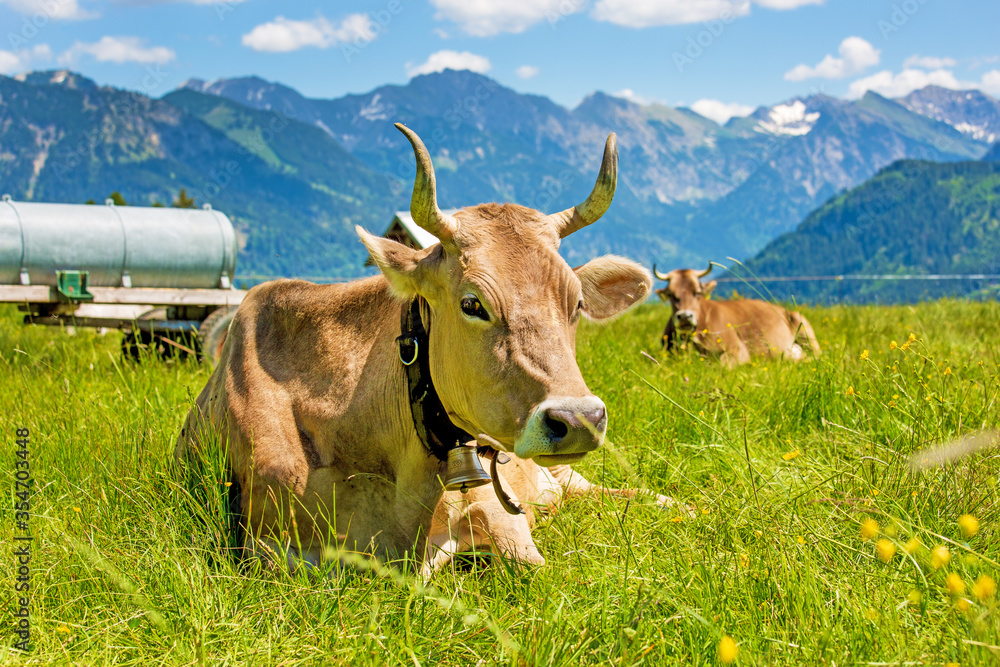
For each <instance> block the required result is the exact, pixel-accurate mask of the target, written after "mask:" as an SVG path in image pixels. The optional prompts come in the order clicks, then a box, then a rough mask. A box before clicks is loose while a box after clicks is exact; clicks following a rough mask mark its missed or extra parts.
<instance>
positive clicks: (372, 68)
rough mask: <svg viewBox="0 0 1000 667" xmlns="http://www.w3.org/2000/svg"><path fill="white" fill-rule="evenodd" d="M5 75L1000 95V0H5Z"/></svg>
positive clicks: (725, 111)
mask: <svg viewBox="0 0 1000 667" xmlns="http://www.w3.org/2000/svg"><path fill="white" fill-rule="evenodd" d="M0 26H2V27H3V30H0V35H6V36H5V37H4V38H2V39H0V73H3V74H18V73H20V72H23V71H28V70H32V69H52V68H65V67H68V68H71V69H74V70H76V71H79V72H82V73H83V74H85V75H87V76H89V77H91V78H93V79H95V80H96V81H98V82H99V83H102V84H109V85H113V86H118V87H122V88H129V89H135V90H141V91H143V92H146V93H148V94H150V95H153V96H159V95H162V94H165V93H167V92H169V91H170V90H172V89H173V88H175V87H176V86H177V85H179V84H180V83H181V82H182V81H184V80H185V79H187V78H191V77H196V78H200V79H206V80H212V79H215V78H221V77H237V76H246V75H258V76H261V77H263V78H265V79H268V80H271V81H278V82H281V83H284V84H287V85H289V86H291V87H293V88H295V89H297V90H299V91H300V92H302V93H304V94H306V95H308V96H311V97H339V96H341V95H344V94H346V93H352V92H354V93H361V92H367V91H369V90H372V89H373V88H376V87H378V86H380V85H383V84H386V83H399V84H402V83H406V81H408V80H409V78H410V77H411V75H413V74H415V73H420V72H426V71H433V70H435V69H440V68H442V67H445V66H449V65H450V66H452V67H454V68H456V69H458V68H467V69H473V70H476V71H480V72H484V73H486V74H488V75H489V76H491V77H493V78H495V79H497V80H498V81H500V82H501V83H503V84H504V85H507V86H510V87H511V88H514V89H515V90H518V91H521V92H530V93H538V94H542V95H546V96H548V97H550V98H552V99H553V100H555V101H556V102H558V103H560V104H563V105H565V106H568V107H572V106H575V105H576V104H577V103H579V101H580V100H581V99H583V98H584V97H585V96H586V95H587V94H588V93H590V92H592V91H595V90H602V91H605V92H608V93H612V94H619V95H622V96H626V97H632V98H633V99H636V100H638V101H655V102H663V103H666V104H669V105H671V106H681V105H683V106H693V108H695V109H696V110H698V111H700V112H702V113H704V114H705V115H707V116H709V117H713V118H715V119H716V120H724V119H725V118H726V117H727V116H728V115H731V114H734V113H735V114H746V113H749V111H750V110H752V109H753V108H754V107H756V106H758V105H770V104H774V103H777V102H780V101H783V100H786V99H788V98H791V97H794V96H797V95H809V94H812V93H816V92H824V93H827V94H830V95H834V96H838V97H857V96H860V95H861V94H863V92H864V91H865V90H868V89H873V90H876V91H878V92H880V93H882V94H885V95H888V96H898V95H903V94H906V93H907V92H909V91H910V90H913V89H915V88H920V87H923V86H924V85H927V84H928V83H937V84H939V85H945V86H948V87H952V88H971V87H976V88H979V89H981V90H984V91H986V92H988V93H990V94H992V95H994V96H1000V40H998V38H997V34H998V33H997V27H998V26H1000V2H998V1H997V0H370V1H367V0H356V1H349V2H315V1H312V2H307V1H301V0H297V1H296V2H290V1H286V2H275V1H272V0H183V1H177V0H0Z"/></svg>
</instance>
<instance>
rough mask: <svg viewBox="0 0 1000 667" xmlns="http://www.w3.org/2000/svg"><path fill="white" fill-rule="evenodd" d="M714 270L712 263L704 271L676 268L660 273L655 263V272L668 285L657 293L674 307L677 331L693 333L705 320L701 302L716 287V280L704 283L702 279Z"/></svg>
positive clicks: (673, 315)
mask: <svg viewBox="0 0 1000 667" xmlns="http://www.w3.org/2000/svg"><path fill="white" fill-rule="evenodd" d="M711 272H712V264H711V263H709V265H708V268H707V269H705V270H704V271H695V270H694V269H674V270H673V271H671V272H670V273H660V272H659V271H657V270H656V265H655V264H654V265H653V274H654V275H655V276H656V277H657V278H659V279H660V280H666V281H667V286H666V287H663V288H661V289H658V290H656V295H657V296H658V297H660V299H661V300H663V301H665V302H666V303H669V304H670V307H671V308H673V313H672V314H671V317H673V318H674V326H675V327H676V328H677V331H680V332H682V333H691V332H693V331H695V330H696V329H697V328H698V325H699V323H700V322H702V321H704V318H703V317H702V315H701V304H702V302H703V301H704V300H705V299H707V298H708V296H709V295H710V294H711V293H712V290H713V289H715V281H714V280H713V281H712V282H710V283H702V281H701V279H702V278H704V277H705V276H707V275H708V274H709V273H711Z"/></svg>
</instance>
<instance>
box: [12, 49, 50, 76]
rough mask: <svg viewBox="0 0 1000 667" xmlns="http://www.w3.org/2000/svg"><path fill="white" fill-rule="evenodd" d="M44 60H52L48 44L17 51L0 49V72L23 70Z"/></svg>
mask: <svg viewBox="0 0 1000 667" xmlns="http://www.w3.org/2000/svg"><path fill="white" fill-rule="evenodd" d="M45 60H52V49H50V48H49V45H48V44H38V45H36V46H34V47H33V48H31V49H20V50H18V51H3V50H0V74H15V73H17V72H23V71H25V70H27V69H29V67H30V65H31V64H33V63H37V62H40V61H45Z"/></svg>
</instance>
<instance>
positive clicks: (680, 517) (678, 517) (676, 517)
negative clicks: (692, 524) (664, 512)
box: [670, 516, 684, 523]
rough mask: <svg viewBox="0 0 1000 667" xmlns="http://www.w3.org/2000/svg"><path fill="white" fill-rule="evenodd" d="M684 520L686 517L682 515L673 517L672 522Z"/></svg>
mask: <svg viewBox="0 0 1000 667" xmlns="http://www.w3.org/2000/svg"><path fill="white" fill-rule="evenodd" d="M683 520H684V517H682V516H675V517H674V518H673V519H671V520H670V522H671V523H680V522H681V521H683Z"/></svg>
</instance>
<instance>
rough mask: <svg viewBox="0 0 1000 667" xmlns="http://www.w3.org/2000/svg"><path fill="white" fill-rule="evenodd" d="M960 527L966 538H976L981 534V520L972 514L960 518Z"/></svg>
mask: <svg viewBox="0 0 1000 667" xmlns="http://www.w3.org/2000/svg"><path fill="white" fill-rule="evenodd" d="M958 527H959V528H961V529H962V534H963V535H965V536H966V537H974V536H975V534H976V533H978V532H979V519H977V518H976V517H974V516H972V515H971V514H963V515H962V516H960V517H958Z"/></svg>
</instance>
